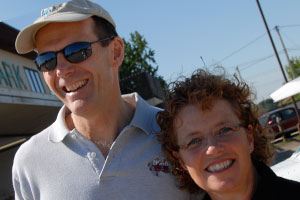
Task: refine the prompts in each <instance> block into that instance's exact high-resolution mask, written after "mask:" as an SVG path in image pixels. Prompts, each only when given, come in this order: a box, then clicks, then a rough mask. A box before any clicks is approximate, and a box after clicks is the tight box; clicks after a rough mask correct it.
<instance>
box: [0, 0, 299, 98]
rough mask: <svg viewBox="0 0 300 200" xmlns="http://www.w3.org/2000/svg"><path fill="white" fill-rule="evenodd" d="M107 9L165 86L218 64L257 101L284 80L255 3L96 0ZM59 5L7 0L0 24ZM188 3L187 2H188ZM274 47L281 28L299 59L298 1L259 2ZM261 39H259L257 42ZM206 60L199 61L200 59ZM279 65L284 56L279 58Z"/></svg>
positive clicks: (23, 21) (21, 23)
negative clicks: (141, 40) (142, 46)
mask: <svg viewBox="0 0 300 200" xmlns="http://www.w3.org/2000/svg"><path fill="white" fill-rule="evenodd" d="M94 1H95V2H97V3H99V4H101V5H102V6H103V7H104V8H105V9H107V10H108V11H109V12H110V13H111V15H112V17H113V18H114V20H115V22H116V24H117V30H118V33H119V35H120V36H122V37H124V38H126V39H128V38H129V34H130V33H131V32H134V31H138V32H139V33H140V34H142V35H144V37H145V38H146V40H147V41H148V43H149V47H150V48H152V49H153V50H154V51H155V59H156V61H157V64H158V66H159V71H158V74H159V75H162V76H163V77H164V78H165V79H166V80H167V81H168V82H169V81H172V80H175V79H176V78H177V77H178V76H179V75H187V76H188V75H190V74H191V73H192V72H193V71H194V70H195V69H197V68H200V67H204V66H207V67H209V68H211V67H212V66H215V65H222V66H223V67H225V69H226V70H227V72H229V73H231V74H232V73H234V72H235V68H236V67H239V69H240V72H241V75H242V77H243V79H245V80H246V82H247V83H248V84H250V85H251V86H252V87H253V89H254V90H255V91H256V93H257V100H256V102H259V101H261V100H262V99H266V98H269V94H270V93H271V92H273V91H275V90H276V89H277V88H278V87H280V86H281V85H282V84H283V82H284V80H283V76H282V74H281V71H280V68H279V65H278V63H277V60H276V58H275V56H274V52H273V49H272V46H271V43H270V41H269V38H268V35H267V34H266V29H265V27H264V24H263V21H262V18H261V16H260V13H259V10H258V7H257V4H256V1H255V0H243V1H240V0H223V1H220V0H219V1H217V0H206V1H205V0H189V1H182V0H153V1H141V0H126V1H125V0H94ZM62 2H63V1H62V0H51V1H50V0H40V1H37V0H26V1H21V0H9V1H7V0H5V1H2V2H1V8H0V20H1V21H3V22H5V23H7V24H9V25H11V26H13V27H15V28H17V29H22V28H24V27H26V26H27V25H29V24H30V23H32V22H33V21H34V20H35V19H36V18H37V17H38V16H39V14H40V10H41V9H42V8H46V7H49V6H52V5H55V4H58V3H62ZM187 2H188V3H187ZM260 3H261V6H262V9H263V11H264V14H265V17H266V20H267V22H268V25H269V28H270V29H271V33H272V36H273V39H274V41H275V45H276V47H277V49H278V51H279V52H283V51H282V46H281V44H280V42H279V38H278V35H277V33H276V32H275V30H274V29H273V28H274V26H276V25H277V26H279V27H280V32H281V34H282V37H283V40H284V42H285V45H286V48H287V49H288V53H289V56H290V57H292V56H300V37H299V35H300V12H299V8H300V1H299V0H285V1H284V0H260ZM260 36H261V37H260ZM201 57H202V59H203V61H204V63H205V64H204V63H203V61H202V59H201ZM280 58H281V61H282V64H283V65H287V60H286V57H285V55H284V54H283V53H281V54H280Z"/></svg>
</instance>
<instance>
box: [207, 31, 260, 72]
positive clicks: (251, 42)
mask: <svg viewBox="0 0 300 200" xmlns="http://www.w3.org/2000/svg"><path fill="white" fill-rule="evenodd" d="M265 35H266V33H264V34H262V35H260V36H258V37H257V38H255V39H254V40H252V41H250V42H249V43H247V44H246V45H244V46H242V47H241V48H239V49H238V50H236V51H234V52H232V53H231V54H229V55H228V56H225V57H224V58H222V59H221V60H219V61H217V62H215V63H214V64H211V65H210V67H212V66H215V65H217V64H218V63H220V62H223V61H224V60H226V59H228V58H230V57H231V56H233V55H235V54H236V53H238V52H240V51H241V50H243V49H245V48H246V47H248V46H250V45H251V44H253V43H254V42H256V41H257V40H259V39H260V38H262V37H263V36H265Z"/></svg>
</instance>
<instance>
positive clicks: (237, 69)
mask: <svg viewBox="0 0 300 200" xmlns="http://www.w3.org/2000/svg"><path fill="white" fill-rule="evenodd" d="M235 70H236V71H237V73H238V75H239V79H240V80H243V79H242V76H241V72H240V70H239V67H238V66H237V67H236V68H235Z"/></svg>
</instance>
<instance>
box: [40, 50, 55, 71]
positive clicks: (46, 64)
mask: <svg viewBox="0 0 300 200" xmlns="http://www.w3.org/2000/svg"><path fill="white" fill-rule="evenodd" d="M35 64H36V66H37V68H38V69H39V70H40V71H43V72H45V71H51V70H53V69H54V68H55V67H56V53H55V52H48V53H45V54H41V55H39V56H37V57H36V59H35Z"/></svg>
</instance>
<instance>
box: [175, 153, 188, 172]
mask: <svg viewBox="0 0 300 200" xmlns="http://www.w3.org/2000/svg"><path fill="white" fill-rule="evenodd" d="M172 154H173V156H174V157H175V158H177V159H178V160H179V164H180V165H181V167H183V169H185V170H187V168H186V166H185V164H184V162H183V160H182V159H181V158H180V156H179V153H178V152H177V151H172Z"/></svg>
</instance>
